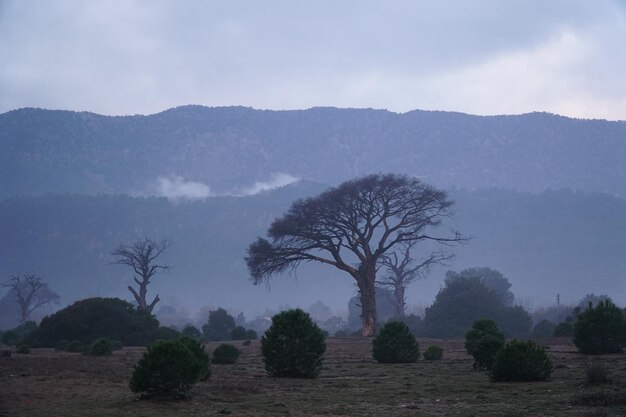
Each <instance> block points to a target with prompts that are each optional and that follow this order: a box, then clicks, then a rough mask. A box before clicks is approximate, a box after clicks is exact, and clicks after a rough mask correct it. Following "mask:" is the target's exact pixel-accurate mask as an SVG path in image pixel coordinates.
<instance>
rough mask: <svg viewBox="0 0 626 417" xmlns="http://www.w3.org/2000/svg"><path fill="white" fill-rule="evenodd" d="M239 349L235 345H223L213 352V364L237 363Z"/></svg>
mask: <svg viewBox="0 0 626 417" xmlns="http://www.w3.org/2000/svg"><path fill="white" fill-rule="evenodd" d="M239 354H240V352H239V349H237V348H236V347H235V346H234V345H230V344H226V343H224V344H221V345H219V346H218V347H216V348H215V350H214V351H213V363H221V364H232V363H235V362H237V358H238V357H239Z"/></svg>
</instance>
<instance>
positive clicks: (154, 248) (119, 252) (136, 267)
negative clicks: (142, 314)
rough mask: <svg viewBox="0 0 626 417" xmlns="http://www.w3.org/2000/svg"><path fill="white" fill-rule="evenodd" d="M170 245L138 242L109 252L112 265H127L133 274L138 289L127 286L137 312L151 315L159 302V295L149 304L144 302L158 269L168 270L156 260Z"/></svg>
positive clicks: (144, 241) (165, 242) (167, 266)
mask: <svg viewBox="0 0 626 417" xmlns="http://www.w3.org/2000/svg"><path fill="white" fill-rule="evenodd" d="M170 245H171V243H170V242H169V241H167V240H161V241H155V240H152V239H143V240H139V241H137V242H135V243H133V244H132V245H120V246H119V247H118V248H117V249H115V250H114V251H112V252H111V255H112V256H113V261H112V262H111V263H112V264H116V265H127V266H129V267H130V268H131V269H132V270H133V272H134V276H133V280H134V281H135V282H136V283H137V285H138V286H139V288H138V289H137V290H136V289H135V288H133V287H131V286H130V285H129V286H128V291H130V292H131V293H132V294H133V297H135V300H136V301H137V306H138V309H139V310H144V311H147V312H148V313H152V309H154V306H155V305H156V303H158V302H159V295H158V294H157V295H156V297H154V299H153V300H152V302H151V303H150V304H148V302H147V301H146V295H147V293H148V284H150V280H151V279H152V278H153V277H154V275H155V274H156V273H157V271H158V270H159V269H162V270H165V269H169V268H170V267H169V265H161V264H158V263H156V260H157V258H158V257H159V256H160V255H161V254H162V253H163V252H165V250H166V249H167V248H169V247H170Z"/></svg>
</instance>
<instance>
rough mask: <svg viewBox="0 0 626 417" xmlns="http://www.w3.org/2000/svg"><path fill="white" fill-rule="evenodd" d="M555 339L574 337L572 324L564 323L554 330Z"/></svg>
mask: <svg viewBox="0 0 626 417" xmlns="http://www.w3.org/2000/svg"><path fill="white" fill-rule="evenodd" d="M553 334H554V337H572V336H574V325H573V324H572V323H570V322H567V321H563V322H561V323H559V324H557V325H556V327H555V328H554V333H553Z"/></svg>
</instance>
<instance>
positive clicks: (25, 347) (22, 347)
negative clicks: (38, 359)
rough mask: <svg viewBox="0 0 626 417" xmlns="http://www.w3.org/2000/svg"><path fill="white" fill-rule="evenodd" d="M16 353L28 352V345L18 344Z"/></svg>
mask: <svg viewBox="0 0 626 417" xmlns="http://www.w3.org/2000/svg"><path fill="white" fill-rule="evenodd" d="M16 352H17V353H24V354H27V353H30V347H28V345H19V346H18V347H17V350H16Z"/></svg>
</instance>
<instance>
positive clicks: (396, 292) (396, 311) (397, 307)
mask: <svg viewBox="0 0 626 417" xmlns="http://www.w3.org/2000/svg"><path fill="white" fill-rule="evenodd" d="M393 296H394V297H393V298H394V299H393V315H394V316H395V317H404V315H405V313H406V303H405V299H404V285H402V284H396V285H395V286H394V289H393Z"/></svg>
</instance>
